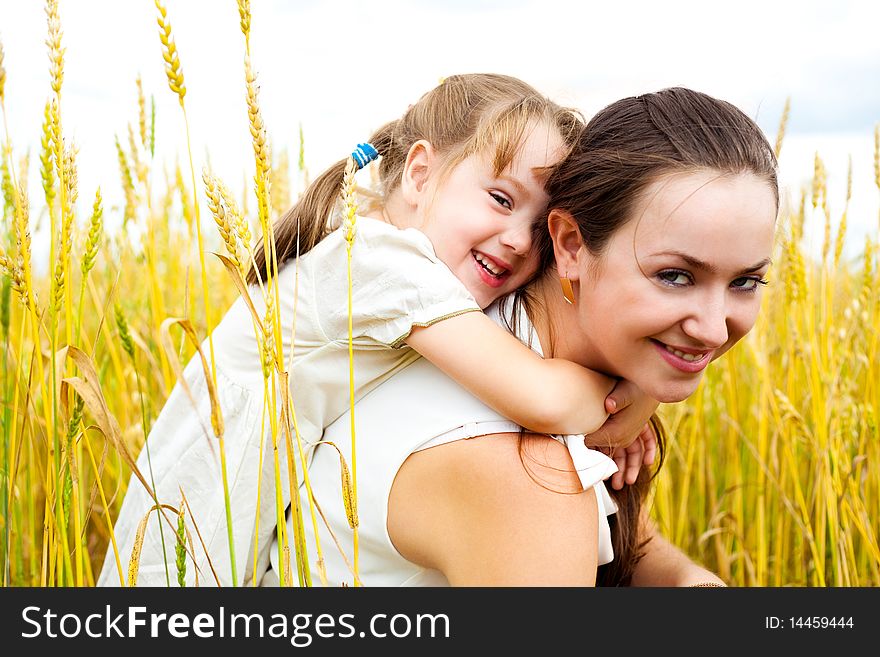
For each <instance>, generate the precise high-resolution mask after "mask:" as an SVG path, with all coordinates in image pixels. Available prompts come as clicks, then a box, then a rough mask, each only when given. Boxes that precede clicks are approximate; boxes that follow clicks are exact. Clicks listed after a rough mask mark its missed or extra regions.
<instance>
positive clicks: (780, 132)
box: [773, 96, 791, 160]
mask: <svg viewBox="0 0 880 657" xmlns="http://www.w3.org/2000/svg"><path fill="white" fill-rule="evenodd" d="M790 110H791V96H788V97H787V98H786V99H785V107H783V108H782V117H781V118H780V119H779V130H778V131H777V132H776V145H775V146H774V148H773V152H774V153H775V154H776V159H777V160H778V159H779V154H780V153H781V152H782V140H783V139H784V138H785V128H786V126H787V125H788V113H789V111H790Z"/></svg>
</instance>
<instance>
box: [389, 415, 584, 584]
mask: <svg viewBox="0 0 880 657" xmlns="http://www.w3.org/2000/svg"><path fill="white" fill-rule="evenodd" d="M388 508H389V515H388V532H389V536H390V537H391V539H392V541H393V542H394V544H395V546H396V547H397V549H398V550H399V551H400V553H401V554H402V555H403V556H404V557H406V558H407V559H409V560H411V561H413V562H414V563H417V564H419V565H423V566H425V567H430V568H436V569H438V570H441V571H443V572H444V573H445V574H446V575H447V576H448V577H449V580H450V583H452V584H453V585H455V584H456V583H469V584H486V585H492V584H502V583H509V584H516V583H519V584H526V583H529V582H530V581H532V578H535V580H536V581H540V582H543V583H545V584H547V583H552V582H560V583H569V584H571V583H575V582H577V583H582V584H589V583H590V581H589V580H590V579H591V577H592V575H591V574H590V568H591V564H592V568H593V574H594V572H595V560H596V558H597V557H596V549H595V547H596V543H597V541H596V536H597V506H596V499H595V492H594V491H593V489H588V490H586V491H584V490H583V489H582V487H581V486H580V482H579V481H578V477H577V473H576V472H575V470H574V467H573V465H572V462H571V457H570V456H569V453H568V450H567V449H566V447H565V446H564V445H562V444H561V443H559V442H557V441H556V440H553V439H552V438H550V437H548V436H540V435H531V434H526V435H524V436H521V435H520V434H518V433H507V434H494V435H490V436H482V437H479V438H475V439H471V440H461V441H457V442H454V443H449V444H446V445H441V446H438V447H435V448H431V449H428V450H424V451H422V452H417V453H414V454H412V455H410V457H409V458H408V459H407V460H406V461H405V462H404V464H403V465H402V466H401V468H400V469H399V471H398V473H397V477H396V478H395V481H394V485H393V487H392V490H391V495H390V498H389V504H388ZM557 551H559V552H564V553H567V554H568V555H569V557H568V558H567V559H566V560H563V562H559V560H558V559H557V560H555V561H554V559H553V554H555V553H557ZM501 552H504V554H505V559H506V562H505V563H501V560H499V559H498V556H497V555H498V554H500V553H501ZM493 554H494V555H495V556H492V555H493ZM551 562H552V563H551ZM472 563H478V564H481V565H482V568H483V569H484V570H482V571H479V572H477V571H474V570H472V569H471V566H469V565H468V564H472ZM456 579H458V582H456Z"/></svg>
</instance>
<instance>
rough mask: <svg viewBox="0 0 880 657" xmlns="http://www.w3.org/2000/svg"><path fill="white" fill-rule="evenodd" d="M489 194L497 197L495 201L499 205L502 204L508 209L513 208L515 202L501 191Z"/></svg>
mask: <svg viewBox="0 0 880 657" xmlns="http://www.w3.org/2000/svg"><path fill="white" fill-rule="evenodd" d="M489 196H491V197H492V198H493V199H495V202H496V203H498V205H500V206H501V207H503V208H506V209H508V210H510V209H512V208H513V203H512V202H511V200H510V199H509V198H507V197H506V196H505V195H504V194H502V193H500V192H489Z"/></svg>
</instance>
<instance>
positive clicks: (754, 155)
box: [520, 87, 779, 586]
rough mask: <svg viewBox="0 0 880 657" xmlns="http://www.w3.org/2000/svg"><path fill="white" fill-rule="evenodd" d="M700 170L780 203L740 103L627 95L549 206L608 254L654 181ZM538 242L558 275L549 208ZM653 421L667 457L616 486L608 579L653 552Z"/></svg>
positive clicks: (613, 582) (552, 190) (569, 161)
mask: <svg viewBox="0 0 880 657" xmlns="http://www.w3.org/2000/svg"><path fill="white" fill-rule="evenodd" d="M698 170H711V171H716V172H718V173H720V174H739V173H750V174H753V175H754V176H756V177H757V178H759V179H760V180H763V181H765V182H766V183H767V185H768V186H769V187H770V188H771V190H772V191H773V194H774V197H775V199H776V203H777V206H778V204H779V190H778V183H777V175H776V157H775V155H774V153H773V149H772V148H771V146H770V144H769V142H768V141H767V138H766V137H765V136H764V134H763V133H762V132H761V129H760V128H759V127H758V126H757V125H756V124H755V122H754V121H753V120H751V119H750V118H749V117H748V116H746V115H745V114H744V113H743V112H742V111H741V110H739V109H737V108H736V107H735V106H733V105H731V104H730V103H727V102H725V101H722V100H718V99H716V98H713V97H711V96H708V95H706V94H703V93H700V92H697V91H692V90H690V89H684V88H680V87H679V88H673V89H664V90H663V91H658V92H656V93H649V94H644V95H641V96H634V97H631V98H624V99H623V100H619V101H617V102H615V103H612V104H611V105H609V106H608V107H606V108H605V109H603V110H601V111H600V112H599V113H598V114H596V116H594V117H593V118H592V119H591V120H590V121H589V122H588V123H587V125H586V127H585V128H584V131H583V132H582V133H581V135H580V136H579V138H578V140H577V142H576V144H575V146H574V147H573V149H572V150H571V151H570V153H569V155H568V157H566V158H565V159H564V160H563V161H562V162H560V164H559V165H558V166H557V167H555V169H554V171H553V172H552V173H551V175H550V177H549V179H548V181H547V185H546V189H547V192H548V194H549V195H550V203H549V205H548V207H549V208H551V209H561V210H565V211H566V212H568V213H569V214H571V216H572V217H574V218H575V220H576V221H577V224H578V227H579V230H580V234H581V238H582V239H583V242H584V245H585V246H586V248H587V249H588V250H589V251H590V253H591V254H593V255H594V256H601V255H602V253H603V251H604V249H605V247H606V245H607V244H608V241H609V240H610V238H611V236H612V235H613V234H614V233H615V232H616V231H617V230H618V229H619V228H620V227H621V226H623V225H624V224H625V223H626V222H628V221H630V220H632V219H633V218H634V217H635V214H636V205H637V203H638V202H639V201H640V199H641V198H642V195H643V192H644V191H645V190H646V188H647V187H648V186H649V185H651V184H652V183H653V182H654V181H656V180H657V179H658V178H660V177H661V176H664V175H667V174H670V173H676V172H688V171H698ZM534 244H535V246H536V248H537V249H538V252H539V254H540V258H541V267H540V270H539V271H541V272H542V273H543V274H544V275H550V276H555V275H556V272H555V271H554V268H553V242H552V240H551V239H550V235H549V232H548V231H547V222H546V217H545V218H544V220H543V221H542V222H539V223H538V224H536V226H535V231H534ZM539 275H541V274H539ZM520 298H521V300H522V301H523V302H525V304H526V307H527V308H528V307H529V305H530V303H533V301H530V299H529V296H528V291H527V290H526V291H524V292H523V293H522V294H521V295H520ZM652 426H653V429H654V433H655V435H656V436H657V440H658V443H659V447H660V454H661V457H660V458H659V459H658V462H657V464H656V466H655V468H654V470H653V472H648V471H646V470H644V469H643V471H642V473H641V474H640V476H639V478H638V481H637V482H636V483H635V484H634V485H632V486H625V487H624V488H623V489H622V490H621V491H612V495H613V496H614V497H615V499H616V501H617V504H618V507H619V508H618V512H617V513H616V514H615V516H614V517H612V518H610V521H611V525H612V544H613V546H614V561H612V562H611V563H609V564H607V565H605V566H602V567H600V568H599V572H598V576H597V584H599V585H605V586H626V585H628V584H629V583H630V580H631V578H632V574H633V571H634V569H635V566H636V564H637V563H638V561H639V560H640V559H641V557H642V556H643V552H642V550H643V548H644V546H645V543H644V542H643V538H642V537H641V536H640V532H639V517H640V512H641V507H642V503H643V501H644V500H645V497H646V495H647V493H648V490H649V488H650V484H651V480H652V479H653V478H654V476H656V473H657V472H658V471H659V469H660V467H661V465H662V461H663V458H662V455H663V446H664V440H665V435H664V431H663V425H662V424H661V423H660V420H659V418H657V416H656V415H655V416H654V418H652Z"/></svg>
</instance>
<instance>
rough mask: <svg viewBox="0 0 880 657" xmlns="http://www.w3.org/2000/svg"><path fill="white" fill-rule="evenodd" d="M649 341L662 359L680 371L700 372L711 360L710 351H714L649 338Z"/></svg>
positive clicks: (712, 350)
mask: <svg viewBox="0 0 880 657" xmlns="http://www.w3.org/2000/svg"><path fill="white" fill-rule="evenodd" d="M651 343H652V344H653V345H654V348H655V349H657V351H658V353H659V354H660V356H661V357H662V358H663V360H665V361H666V362H667V363H669V364H670V365H672V367H674V368H675V369H677V370H679V371H680V372H687V373H688V374H696V373H697V372H702V371H703V370H704V369H705V367H706V365H708V364H709V361H711V360H712V353H713V352H714V351H715V350H714V349H711V350H709V351H699V350H696V349H682V348H680V347H673V346H672V345H667V344H666V343H663V342H660V341H659V340H653V339H652V340H651ZM670 349H674V350H675V351H677V352H679V353H673V352H672V351H670Z"/></svg>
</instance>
